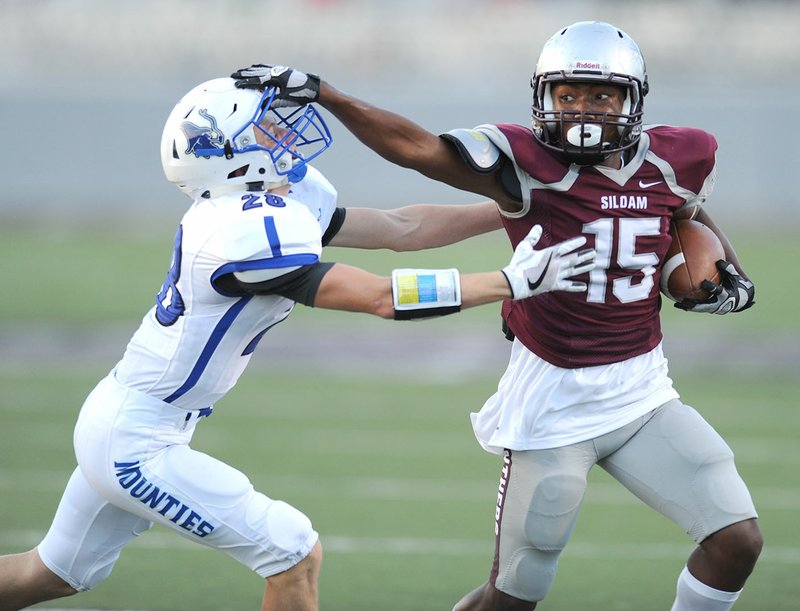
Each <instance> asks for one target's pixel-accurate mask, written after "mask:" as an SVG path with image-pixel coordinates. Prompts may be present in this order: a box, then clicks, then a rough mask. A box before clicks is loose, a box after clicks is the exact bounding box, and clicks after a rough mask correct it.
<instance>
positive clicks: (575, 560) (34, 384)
mask: <svg viewBox="0 0 800 611" xmlns="http://www.w3.org/2000/svg"><path fill="white" fill-rule="evenodd" d="M172 233H173V230H172V228H169V227H167V228H165V229H164V230H163V231H160V230H159V231H158V232H153V233H151V234H150V235H146V236H145V235H133V236H132V235H126V234H125V233H124V232H123V230H122V229H120V230H118V231H113V232H110V233H101V232H93V231H85V232H76V231H69V232H63V233H57V232H55V231H53V230H50V231H47V232H40V231H33V230H29V229H26V228H17V229H16V230H14V231H11V230H3V231H0V273H2V278H3V280H4V282H5V284H6V289H5V291H4V292H5V295H6V296H5V297H4V298H3V300H2V301H0V419H1V420H0V421H1V422H2V426H0V447H2V457H1V458H0V517H1V518H2V525H0V552H14V551H22V550H24V549H28V548H30V547H31V546H33V545H35V544H36V543H37V542H38V541H39V539H40V538H41V536H42V535H43V534H44V532H45V530H46V528H47V526H48V525H49V521H50V518H51V516H52V514H53V512H54V510H55V507H56V504H57V502H58V499H59V497H60V493H61V489H62V487H63V485H64V483H65V482H66V479H67V477H68V475H69V473H70V472H71V470H72V468H73V465H74V458H73V455H72V448H71V430H72V425H73V423H74V419H75V416H76V414H77V411H78V409H79V407H80V404H81V402H82V401H83V398H84V396H85V395H86V393H87V392H88V391H89V390H91V388H92V386H93V385H94V384H95V383H96V381H97V380H98V379H99V378H100V377H101V376H103V375H104V374H105V372H106V371H107V370H108V369H109V368H110V367H111V366H112V365H113V359H112V360H109V361H106V360H104V359H98V358H97V357H96V353H95V352H93V351H91V350H88V349H86V348H85V347H84V346H81V347H80V348H79V349H76V350H75V351H72V350H71V345H70V343H69V341H65V342H63V343H62V344H61V345H59V344H58V343H55V344H47V346H48V349H49V350H52V352H51V353H47V354H42V353H41V351H38V352H37V351H36V350H34V349H28V347H27V346H25V345H23V344H24V338H25V337H26V334H25V330H26V329H27V330H29V331H30V335H31V336H32V337H34V338H36V337H39V338H41V337H48V336H51V335H56V334H59V333H62V332H63V331H64V329H67V330H69V334H67V335H66V337H67V339H69V337H73V336H76V335H80V334H81V332H85V333H86V334H87V335H88V334H91V333H96V331H97V329H101V330H102V329H110V330H119V329H122V331H123V335H124V334H127V333H128V332H130V331H132V330H133V329H135V327H136V326H137V325H138V321H139V319H140V318H141V316H142V314H143V312H144V311H145V310H146V309H147V308H148V307H149V305H150V303H151V302H152V298H153V295H154V294H155V292H156V291H157V290H158V288H159V286H160V283H161V281H162V279H163V275H164V273H165V271H166V266H167V264H168V258H169V254H170V246H171V242H172ZM734 237H735V236H734ZM737 245H738V246H739V254H740V256H741V257H742V259H743V260H745V261H746V262H747V268H748V270H749V271H750V273H751V275H752V276H753V277H754V279H755V280H756V281H757V283H758V287H759V293H758V295H759V303H758V305H757V306H756V308H754V309H753V310H751V311H750V312H748V313H744V314H741V315H736V316H726V317H708V316H705V317H703V316H696V315H690V314H685V313H680V312H674V311H672V308H668V309H667V311H665V327H666V330H667V333H675V334H677V335H679V336H681V337H684V338H686V340H687V341H697V342H705V343H709V342H710V343H711V344H712V345H713V344H714V342H715V341H720V342H721V343H722V345H724V346H725V350H721V351H720V352H721V354H719V355H718V358H714V359H709V358H707V357H703V358H702V359H700V360H695V361H682V362H673V378H674V379H675V381H676V384H677V386H678V388H679V390H680V391H681V393H682V395H683V398H684V400H685V401H687V402H689V403H691V404H693V405H695V406H696V407H697V408H698V409H700V411H701V412H702V413H703V414H704V415H705V416H706V418H707V419H708V420H709V421H711V422H712V424H714V425H715V426H716V427H717V429H718V430H719V431H720V432H721V433H722V434H723V435H724V436H725V437H726V439H727V440H728V441H729V443H730V444H731V445H732V447H733V448H734V450H735V452H736V455H737V463H738V466H739V469H740V471H741V472H742V474H743V476H744V477H745V479H746V481H747V482H748V483H749V485H750V487H751V491H752V493H753V495H754V497H755V500H756V504H757V506H758V507H759V510H760V513H761V522H762V526H763V529H764V532H765V537H766V548H765V552H764V554H763V556H762V560H761V562H760V564H759V566H758V567H757V569H756V572H755V574H754V575H753V577H752V578H751V581H750V583H749V585H748V587H747V589H746V590H745V592H744V594H743V595H742V597H741V599H740V602H739V603H738V604H737V606H736V609H737V611H747V610H750V611H783V610H786V611H789V610H792V609H796V608H797V607H798V602H797V601H798V597H800V584H798V581H797V579H796V577H795V576H796V574H797V571H798V569H800V534H798V531H797V528H796V521H797V515H798V511H800V475H799V474H798V464H800V442H798V438H799V437H800V415H799V412H798V409H797V403H798V399H800V392H798V391H799V390H800V382H798V379H797V377H798V375H797V374H798V372H799V371H800V367H798V365H800V363H798V362H797V361H796V360H793V359H794V357H795V356H796V354H797V352H796V351H794V352H792V351H791V350H789V351H788V354H789V356H788V358H787V357H786V354H787V352H786V350H785V347H786V346H794V345H797V344H798V343H799V342H798V340H800V328H799V325H798V321H797V315H796V311H795V310H794V304H795V303H797V302H798V299H800V289H798V287H797V285H796V283H794V284H793V283H790V282H786V281H785V278H787V277H788V275H789V264H788V261H791V260H792V258H794V259H796V256H795V255H796V251H797V247H796V245H795V241H794V238H793V237H792V236H791V235H789V234H786V235H785V236H781V235H778V236H769V237H768V236H764V237H763V238H758V237H751V238H749V239H742V240H738V241H737ZM509 252H510V251H509V249H508V247H507V245H506V244H505V242H504V238H502V237H500V236H496V235H495V236H488V237H485V238H480V239H475V240H471V241H469V242H468V243H467V244H465V245H460V246H458V247H451V248H447V249H441V250H440V251H436V252H433V253H427V254H414V255H411V254H409V255H405V256H403V255H391V254H387V253H373V252H370V253H357V254H351V253H348V254H347V257H346V258H347V260H348V261H349V262H355V263H359V264H362V265H364V266H366V267H368V268H369V269H372V270H373V271H378V272H386V271H387V270H389V269H391V267H393V266H395V265H398V264H400V263H401V262H402V264H404V265H405V264H410V265H421V264H425V265H430V266H450V265H458V266H459V267H461V268H462V269H464V270H477V269H483V268H491V267H497V266H500V265H502V264H503V263H504V262H505V260H506V258H507V255H508V253H509ZM328 255H329V258H332V259H344V258H345V253H344V251H337V250H336V249H333V250H332V251H331V252H330V253H328ZM784 261H785V262H787V263H786V264H784V265H783V266H782V265H781V262H784ZM496 318H497V313H496V309H495V308H494V307H493V306H485V307H483V308H478V309H476V310H473V311H470V312H465V313H463V314H462V315H459V316H458V317H451V319H450V320H447V321H433V322H423V323H408V324H422V325H427V326H428V327H430V329H431V333H434V332H435V329H436V328H437V326H446V327H447V328H450V329H452V328H457V329H461V328H463V329H465V330H466V329H469V330H470V331H471V332H475V331H476V330H477V331H479V332H484V333H486V334H487V335H490V334H491V335H492V336H494V335H493V334H496V333H497V332H498V331H497V320H496ZM393 324H401V323H391V322H385V321H370V320H367V319H366V318H360V317H357V316H354V315H350V314H343V313H328V312H322V311H311V310H308V309H303V308H298V311H297V312H296V313H295V314H294V315H293V316H292V317H291V318H290V319H289V320H288V321H287V322H286V323H284V324H283V325H282V327H284V330H283V332H285V333H290V332H291V329H292V328H293V326H294V328H295V329H298V330H303V331H305V332H308V331H309V330H310V331H312V332H319V333H322V332H324V330H325V329H326V328H327V327H328V326H332V325H336V326H341V325H345V326H346V325H350V326H352V329H353V332H354V333H371V332H372V330H377V329H379V328H380V327H381V326H382V325H393ZM20 329H21V330H22V331H20ZM100 337H103V335H102V334H101V335H100ZM376 338H377V339H376V341H380V339H379V338H380V335H379V334H378V333H377V332H376ZM114 341H118V340H116V339H114ZM51 346H57V349H56V348H52V347H51ZM103 348H104V349H105V350H108V351H110V352H111V353H112V354H116V355H117V356H119V355H121V353H122V350H123V348H124V341H123V342H122V343H120V344H119V345H118V346H104V347H103ZM262 349H263V347H262ZM391 349H392V346H390V345H387V346H386V351H387V352H388V353H391ZM476 349H479V348H477V347H476ZM734 349H735V350H737V351H741V352H743V353H746V354H751V355H752V354H755V356H754V357H753V358H752V359H750V361H747V362H746V363H745V365H742V361H741V360H736V359H734V358H732V357H735V356H736V355H735V354H732V352H734ZM704 354H706V353H704ZM18 355H19V356H18ZM31 355H34V356H31ZM257 356H258V355H257ZM330 356H331V359H335V358H336V356H337V355H336V354H331V355H330ZM398 358H399V357H398ZM390 362H391V361H390ZM504 365H505V363H502V362H501V363H497V367H496V368H494V369H492V370H491V371H486V373H485V374H484V375H477V376H476V375H468V376H454V377H453V378H452V379H430V378H429V377H428V376H424V375H419V376H418V379H417V378H415V377H414V376H408V375H406V376H403V377H402V379H398V376H396V375H393V374H392V372H391V370H390V368H387V371H386V372H385V373H384V374H381V375H375V374H374V373H373V374H366V373H364V372H360V371H357V370H354V371H352V372H351V373H350V374H348V375H346V376H343V375H334V374H332V373H330V372H328V371H325V370H319V371H317V370H314V369H304V370H293V371H290V370H286V369H280V368H276V370H274V371H272V370H270V368H269V367H268V366H265V365H264V364H263V363H262V364H260V365H258V367H257V368H256V369H255V370H254V371H250V372H247V373H245V375H244V376H243V378H242V380H241V382H240V383H239V385H238V386H237V387H236V388H235V389H234V390H233V391H232V392H231V394H230V395H229V396H227V397H226V398H225V399H224V400H223V401H222V402H220V403H219V404H218V405H217V407H218V409H217V410H216V411H215V414H214V416H213V417H212V418H211V419H210V420H208V421H207V422H204V423H203V424H202V425H201V426H200V428H199V429H198V432H197V434H196V436H195V441H194V443H193V446H194V447H195V448H197V449H201V450H204V451H207V452H209V453H211V454H213V455H215V456H217V457H218V458H220V459H222V460H225V461H227V462H229V463H231V464H233V465H235V466H237V467H239V468H240V469H242V470H243V471H244V472H246V473H247V474H248V475H250V477H251V479H252V480H253V483H254V484H255V486H256V487H257V488H258V489H260V490H262V491H264V492H266V493H267V494H269V495H270V496H273V497H276V498H281V499H284V500H286V501H288V502H291V503H292V504H294V505H296V506H297V507H299V508H301V509H302V510H303V511H304V512H305V513H306V514H307V515H309V516H310V517H311V519H312V521H313V522H314V524H315V526H316V528H317V530H319V532H320V534H321V536H322V541H323V545H324V546H325V549H326V556H325V561H324V565H323V572H322V579H321V603H322V609H323V610H328V611H340V610H341V611H344V610H364V611H367V610H369V611H401V610H407V611H427V610H439V609H441V610H447V609H450V608H451V607H452V605H453V603H454V602H455V601H456V600H458V598H459V597H460V596H461V595H462V594H463V593H464V592H466V591H468V590H470V589H472V588H473V587H475V586H477V585H478V584H479V583H481V582H483V581H484V580H485V578H486V576H487V573H488V570H489V563H490V560H491V553H492V546H493V530H492V529H493V516H494V498H495V495H496V487H497V480H498V475H499V460H498V458H497V457H495V456H492V455H489V454H487V453H485V452H483V451H481V450H480V449H479V447H478V446H477V444H476V443H475V442H474V438H473V436H472V432H471V429H470V426H469V419H468V414H469V412H470V411H473V410H476V409H478V408H480V406H481V404H482V402H483V400H484V399H485V398H486V397H487V396H488V395H489V394H491V393H492V392H493V390H494V388H495V385H496V382H497V377H498V372H500V371H502V369H503V367H504ZM420 374H422V372H420ZM591 479H592V484H591V486H590V491H589V495H588V499H587V502H586V504H585V506H584V509H583V512H582V515H581V519H580V521H579V524H578V527H577V529H576V532H575V534H574V537H573V539H572V542H571V543H570V545H569V547H568V548H567V550H566V552H565V553H564V554H563V556H562V560H561V563H560V568H559V574H558V577H557V579H556V583H555V586H554V588H553V591H552V594H551V596H550V597H549V598H548V599H547V601H545V602H544V603H542V604H541V605H540V606H539V608H540V609H543V610H560V611H566V610H569V611H574V610H577V609H606V610H620V611H622V610H631V611H650V610H653V611H657V610H660V609H668V608H669V605H670V603H671V600H672V595H673V591H674V583H675V579H676V577H677V574H678V572H679V571H680V569H681V567H682V565H683V563H684V560H685V558H686V556H687V554H688V553H689V551H690V550H691V549H692V544H691V542H690V541H689V540H688V539H687V538H686V537H685V536H684V535H683V533H682V532H680V530H679V529H678V528H677V527H676V526H674V525H672V524H671V523H669V522H667V521H666V520H665V519H664V518H662V517H661V516H659V515H657V514H655V513H654V512H653V511H652V510H650V509H648V508H646V507H644V506H642V505H640V504H639V503H638V501H636V500H635V499H634V498H633V497H632V496H631V495H630V494H629V493H628V492H627V491H625V490H624V489H623V488H621V487H620V486H618V485H617V484H616V483H615V482H614V481H613V480H611V479H610V478H609V477H608V476H606V475H605V474H604V473H603V472H602V471H600V470H595V471H594V472H593V473H592V478H591ZM262 588H263V586H262V582H261V580H260V579H259V578H258V577H256V576H255V575H253V574H251V573H250V572H249V571H248V570H246V569H244V568H243V567H241V566H239V565H238V564H236V563H235V562H234V561H232V560H230V559H229V558H227V557H225V556H222V555H221V554H217V553H214V552H211V551H209V550H206V549H203V548H200V547H199V546H193V545H191V544H190V543H187V542H185V541H184V540H182V539H181V538H179V537H177V536H176V535H173V534H172V533H170V532H167V531H166V530H164V529H161V528H154V529H153V530H152V531H151V532H150V533H147V534H146V535H144V536H143V537H141V538H140V539H139V540H138V541H136V542H135V543H133V544H132V545H130V546H129V548H128V549H127V550H126V551H125V553H124V554H123V557H122V558H121V560H120V562H119V563H118V565H117V567H116V569H115V571H114V573H113V575H112V576H111V578H110V579H108V580H107V581H106V582H104V583H103V584H101V585H100V586H99V587H98V588H97V589H96V590H94V591H92V592H90V593H87V594H83V595H80V596H78V597H73V598H71V599H65V600H61V601H55V602H53V603H50V604H47V605H42V607H44V608H51V607H58V608H92V609H97V608H103V609H163V610H173V611H178V610H187V611H188V610H191V611H203V610H208V611H212V610H222V609H231V610H240V609H254V608H257V607H258V604H259V601H260V598H261V594H262Z"/></svg>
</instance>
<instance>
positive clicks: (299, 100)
mask: <svg viewBox="0 0 800 611" xmlns="http://www.w3.org/2000/svg"><path fill="white" fill-rule="evenodd" d="M231 78H234V79H236V86H237V87H238V88H239V89H259V90H262V91H263V90H264V89H266V88H267V87H277V89H278V92H277V94H276V95H275V100H274V101H273V102H272V107H273V108H287V107H294V106H304V105H306V104H311V103H312V102H316V101H317V100H318V99H319V85H320V81H319V77H318V76H317V75H316V74H306V73H305V72H300V70H295V69H294V68H287V67H286V66H270V65H267V64H253V65H252V66H250V67H249V68H241V69H239V70H237V71H236V72H234V73H233V74H231Z"/></svg>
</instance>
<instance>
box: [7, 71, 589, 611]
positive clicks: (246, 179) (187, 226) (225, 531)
mask: <svg viewBox="0 0 800 611" xmlns="http://www.w3.org/2000/svg"><path fill="white" fill-rule="evenodd" d="M275 93H276V90H275V89H274V88H273V89H267V90H266V91H264V92H263V93H262V92H260V91H254V90H245V89H238V88H236V87H235V86H234V81H233V79H231V78H222V79H214V80H211V81H208V82H205V83H203V84H201V85H199V86H198V87H196V88H194V89H192V91H190V92H189V93H188V94H187V95H186V96H184V98H183V99H182V100H181V101H180V102H179V103H178V104H177V105H176V106H175V108H174V110H173V111H172V113H171V114H170V116H169V118H168V119H167V122H166V125H165V127H164V131H163V136H162V142H161V156H162V164H163V167H164V171H165V173H166V176H167V178H168V179H169V180H170V181H171V182H173V183H175V184H176V185H177V186H178V187H180V189H181V190H183V191H184V192H185V193H187V194H188V195H189V196H190V197H191V198H192V199H193V204H192V206H191V207H190V209H189V210H188V212H186V214H185V215H184V217H183V219H182V221H181V223H180V226H179V227H178V230H177V232H176V235H175V242H174V251H173V256H172V261H171V264H170V267H169V271H168V273H167V276H166V279H165V280H164V283H163V286H162V288H161V291H160V292H159V293H158V296H157V298H156V303H155V305H154V306H153V308H152V309H151V310H150V311H149V312H148V313H147V314H146V315H145V317H144V319H143V320H142V323H141V326H140V327H139V329H138V330H137V331H136V333H135V334H134V335H133V337H132V339H131V340H130V342H129V344H128V346H127V349H126V350H125V353H124V355H123V357H122V359H121V360H120V361H119V362H118V363H117V364H116V366H115V367H114V368H113V369H112V371H111V372H110V373H109V374H108V376H107V377H106V378H105V379H103V380H102V381H101V382H100V383H99V384H98V385H97V386H96V387H95V389H94V390H93V391H92V392H91V393H90V395H89V396H88V398H87V399H86V401H85V403H84V405H83V407H82V409H81V412H80V415H79V417H78V422H77V424H76V427H75V431H74V446H75V453H76V456H77V461H78V466H77V468H76V469H75V471H74V472H73V474H72V476H71V478H70V480H69V482H68V484H67V487H66V489H65V491H64V494H63V496H62V499H61V502H60V504H59V506H58V509H57V511H56V515H55V517H54V519H53V523H52V525H51V527H50V529H49V531H48V533H47V534H46V536H45V537H44V539H43V540H42V542H41V543H40V544H39V545H38V546H37V547H36V548H35V549H33V550H30V551H29V552H25V553H21V554H14V555H7V556H3V557H0V609H2V610H9V609H19V608H22V607H25V606H29V605H32V604H34V603H37V602H40V601H45V600H50V599H53V598H58V597H61V596H67V595H71V594H74V593H76V592H80V591H85V590H89V589H90V588H92V587H94V586H95V585H97V584H98V583H99V582H100V581H102V580H103V579H105V578H106V577H107V576H108V575H109V574H110V572H111V570H112V568H113V566H114V564H115V563H116V561H117V559H118V557H119V554H120V552H121V550H122V548H123V547H124V546H125V545H126V544H127V543H129V542H130V541H131V540H133V539H134V538H135V537H136V536H138V535H139V534H141V533H143V532H145V531H146V530H148V529H149V528H150V527H151V526H152V524H153V523H154V522H157V523H159V524H162V525H163V526H166V527H167V528H169V529H171V530H173V531H175V532H176V533H178V534H180V535H182V536H184V537H186V538H188V539H189V540H191V541H195V542H197V543H200V544H203V545H207V546H209V547H212V548H215V549H218V550H220V551H223V552H225V553H227V554H228V555H230V556H232V557H233V558H235V559H236V560H238V561H239V562H241V563H242V564H244V565H245V566H247V567H249V568H251V569H252V570H253V571H254V572H256V573H257V574H258V575H260V576H261V577H263V578H265V579H266V587H265V593H264V598H263V604H262V609H265V610H266V609H273V610H277V609H281V610H283V611H289V610H295V609H296V610H313V609H317V608H318V592H317V582H318V574H319V571H320V563H321V558H322V548H321V544H320V542H319V536H318V534H317V532H316V531H315V530H314V529H313V527H312V525H311V522H310V520H309V519H308V518H307V517H306V516H305V515H304V514H303V513H301V512H300V511H299V510H297V509H295V508H294V507H292V506H290V505H289V504H287V503H285V502H283V501H279V500H274V499H272V498H269V497H268V496H266V495H264V494H262V493H260V492H257V491H256V490H254V489H253V486H252V485H251V483H250V481H249V480H248V478H247V476H245V475H244V474H243V473H241V472H239V471H238V470H236V469H234V468H233V467H230V466H229V465H226V464H224V463H222V462H221V461H219V460H216V459H215V458H213V457H211V456H208V455H206V454H204V453H202V452H198V451H195V450H193V449H192V448H191V447H190V446H189V442H190V440H191V438H192V433H193V431H194V430H195V427H196V426H197V424H198V422H199V421H201V420H204V419H205V418H207V417H208V416H210V415H211V412H212V408H213V405H214V404H215V403H216V402H217V401H218V400H219V399H220V398H222V397H223V396H224V395H225V394H226V393H227V391H228V390H230V388H231V387H233V385H234V384H235V383H236V381H237V379H238V378H239V376H240V375H241V373H242V372H243V370H244V369H245V367H246V365H247V363H248V361H249V359H250V356H251V355H252V354H253V351H254V350H255V349H256V345H257V344H258V342H259V340H260V339H261V338H262V337H263V335H264V334H265V333H266V332H267V331H268V330H269V329H270V328H271V327H272V326H274V325H276V324H278V323H279V322H281V321H283V320H284V319H285V318H287V317H288V316H289V314H290V313H291V311H292V309H293V308H294V306H295V304H296V303H301V304H305V305H307V306H314V307H323V308H331V309H339V310H347V311H353V312H364V313H369V314H374V315H377V316H381V317H384V318H395V319H413V318H423V317H431V316H436V315H444V314H451V313H455V312H457V311H458V310H459V309H460V308H462V307H471V306H476V305H480V304H485V303H490V302H494V301H500V300H502V299H523V298H527V297H530V296H532V295H536V294H540V293H544V292H548V291H554V290H558V291H585V290H586V285H585V283H582V282H579V281H576V280H574V279H573V276H576V275H579V274H582V273H585V272H586V271H588V270H591V269H593V267H594V259H595V252H594V250H593V249H581V247H582V246H583V244H584V243H585V241H586V240H585V238H583V237H578V238H576V239H572V240H565V241H563V242H562V243H560V244H558V245H554V246H551V247H549V248H546V249H535V248H534V247H535V246H536V243H537V241H538V240H539V238H540V235H541V228H540V227H536V228H534V230H533V231H531V232H530V235H529V236H528V237H527V238H526V239H525V240H523V242H522V243H521V244H520V246H519V247H518V248H517V249H515V252H514V255H513V257H512V259H511V261H510V263H509V264H508V265H507V266H506V267H505V268H503V270H502V271H501V270H498V271H493V272H484V273H475V274H466V275H460V274H459V273H458V271H457V270H455V269H445V270H426V269H399V270H395V271H394V272H393V274H392V276H391V277H382V276H377V275H375V274H371V273H369V272H367V271H365V270H362V269H358V268H355V267H352V266H348V265H343V264H337V263H328V262H322V261H321V252H322V248H323V246H324V245H326V244H333V245H340V246H353V247H362V248H381V247H384V248H391V249H394V250H413V249H420V248H427V247H435V246H441V245H445V244H449V243H452V242H454V241H457V240H462V239H464V238H467V237H469V236H472V235H476V234H478V233H483V232H486V231H491V230H494V229H496V228H498V227H499V226H500V220H499V216H498V214H497V210H496V206H495V205H494V203H493V202H485V203H482V204H474V205H469V206H463V207H459V206H432V205H415V206H407V207H404V208H399V209H396V210H392V211H383V210H378V209H358V208H357V209H350V210H345V209H344V208H340V207H337V203H336V198H337V194H336V191H335V190H334V188H333V187H332V186H331V184H330V183H329V182H328V181H327V180H326V179H325V178H324V177H323V176H322V174H320V172H318V171H317V170H315V169H314V168H313V167H311V166H310V165H308V162H309V161H310V160H311V159H313V158H314V157H316V156H317V155H319V154H320V153H322V152H323V151H324V150H326V149H327V148H328V147H329V145H330V143H331V138H330V133H329V131H328V128H327V126H326V125H325V122H324V121H323V120H322V117H320V116H319V114H318V113H317V111H316V109H314V108H313V107H311V106H307V107H304V108H303V109H300V110H295V111H287V112H285V113H284V112H280V111H277V110H273V109H271V106H272V103H273V102H274V98H275Z"/></svg>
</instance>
